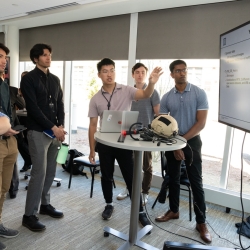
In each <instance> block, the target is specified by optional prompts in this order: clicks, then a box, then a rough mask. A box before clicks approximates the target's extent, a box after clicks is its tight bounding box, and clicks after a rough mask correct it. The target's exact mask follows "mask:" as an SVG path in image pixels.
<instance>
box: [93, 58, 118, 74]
mask: <svg viewBox="0 0 250 250" xmlns="http://www.w3.org/2000/svg"><path fill="white" fill-rule="evenodd" d="M104 65H113V66H114V68H115V62H114V61H113V60H112V59H110V58H103V59H102V60H101V61H100V62H98V63H97V70H98V72H100V71H101V69H102V66H104Z"/></svg>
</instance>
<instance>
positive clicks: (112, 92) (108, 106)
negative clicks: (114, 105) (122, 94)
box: [101, 84, 116, 110]
mask: <svg viewBox="0 0 250 250" xmlns="http://www.w3.org/2000/svg"><path fill="white" fill-rule="evenodd" d="M115 87H116V84H115ZM115 87H114V89H113V91H112V94H111V96H110V98H109V100H108V99H107V98H106V96H105V95H104V92H103V91H102V89H101V92H102V95H103V97H104V98H105V99H106V101H107V102H108V105H107V107H108V110H109V108H110V106H111V105H110V102H111V99H112V96H113V94H114V91H115Z"/></svg>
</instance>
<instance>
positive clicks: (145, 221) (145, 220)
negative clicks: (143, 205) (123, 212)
mask: <svg viewBox="0 0 250 250" xmlns="http://www.w3.org/2000/svg"><path fill="white" fill-rule="evenodd" d="M139 222H140V224H141V226H142V227H145V226H148V225H149V226H150V225H151V223H150V221H149V219H148V217H147V215H146V214H145V213H139ZM147 234H151V231H149V232H148V233H147Z"/></svg>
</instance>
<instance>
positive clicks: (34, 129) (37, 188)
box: [21, 44, 66, 232]
mask: <svg viewBox="0 0 250 250" xmlns="http://www.w3.org/2000/svg"><path fill="white" fill-rule="evenodd" d="M51 52H52V49H51V47H50V46H49V45H47V44H36V45H34V46H33V48H32V49H31V50H30V59H31V60H32V62H33V63H34V64H35V65H36V67H35V69H33V70H32V71H30V72H29V73H27V74H26V75H25V76H23V78H22V79H21V92H22V95H23V97H24V99H25V102H26V109H27V124H28V142H29V152H30V156H31V161H32V170H31V178H30V181H29V188H28V192H27V197H26V206H25V214H24V215H23V221H22V224H23V226H25V227H27V228H28V229H30V230H31V231H35V232H36V231H42V230H45V229H46V227H45V225H43V224H42V223H41V222H39V218H38V217H37V216H36V213H37V212H38V206H39V203H40V201H41V205H40V214H47V215H49V216H51V217H54V218H61V217H63V213H62V212H61V211H59V210H56V209H55V208H54V207H53V206H52V205H51V204H50V187H51V185H52V182H53V180H54V177H55V172H56V157H57V154H58V149H59V148H60V145H61V142H63V141H64V139H65V134H66V132H65V131H64V104H63V93H62V89H61V85H60V80H59V78H58V77H57V76H55V75H53V74H51V73H50V71H49V69H48V68H49V67H50V64H51ZM45 130H52V132H53V134H54V137H55V138H51V137H48V136H47V135H45V134H44V133H43V132H44V131H45Z"/></svg>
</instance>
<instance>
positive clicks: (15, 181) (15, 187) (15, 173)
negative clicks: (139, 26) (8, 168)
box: [9, 162, 19, 194]
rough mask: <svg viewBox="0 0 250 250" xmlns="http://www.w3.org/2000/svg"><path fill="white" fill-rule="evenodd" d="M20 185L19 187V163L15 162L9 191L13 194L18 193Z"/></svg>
mask: <svg viewBox="0 0 250 250" xmlns="http://www.w3.org/2000/svg"><path fill="white" fill-rule="evenodd" d="M18 187H19V175H18V168H17V164H16V162H15V164H14V169H13V174H12V179H11V182H10V189H9V192H10V193H12V194H17V192H18Z"/></svg>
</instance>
